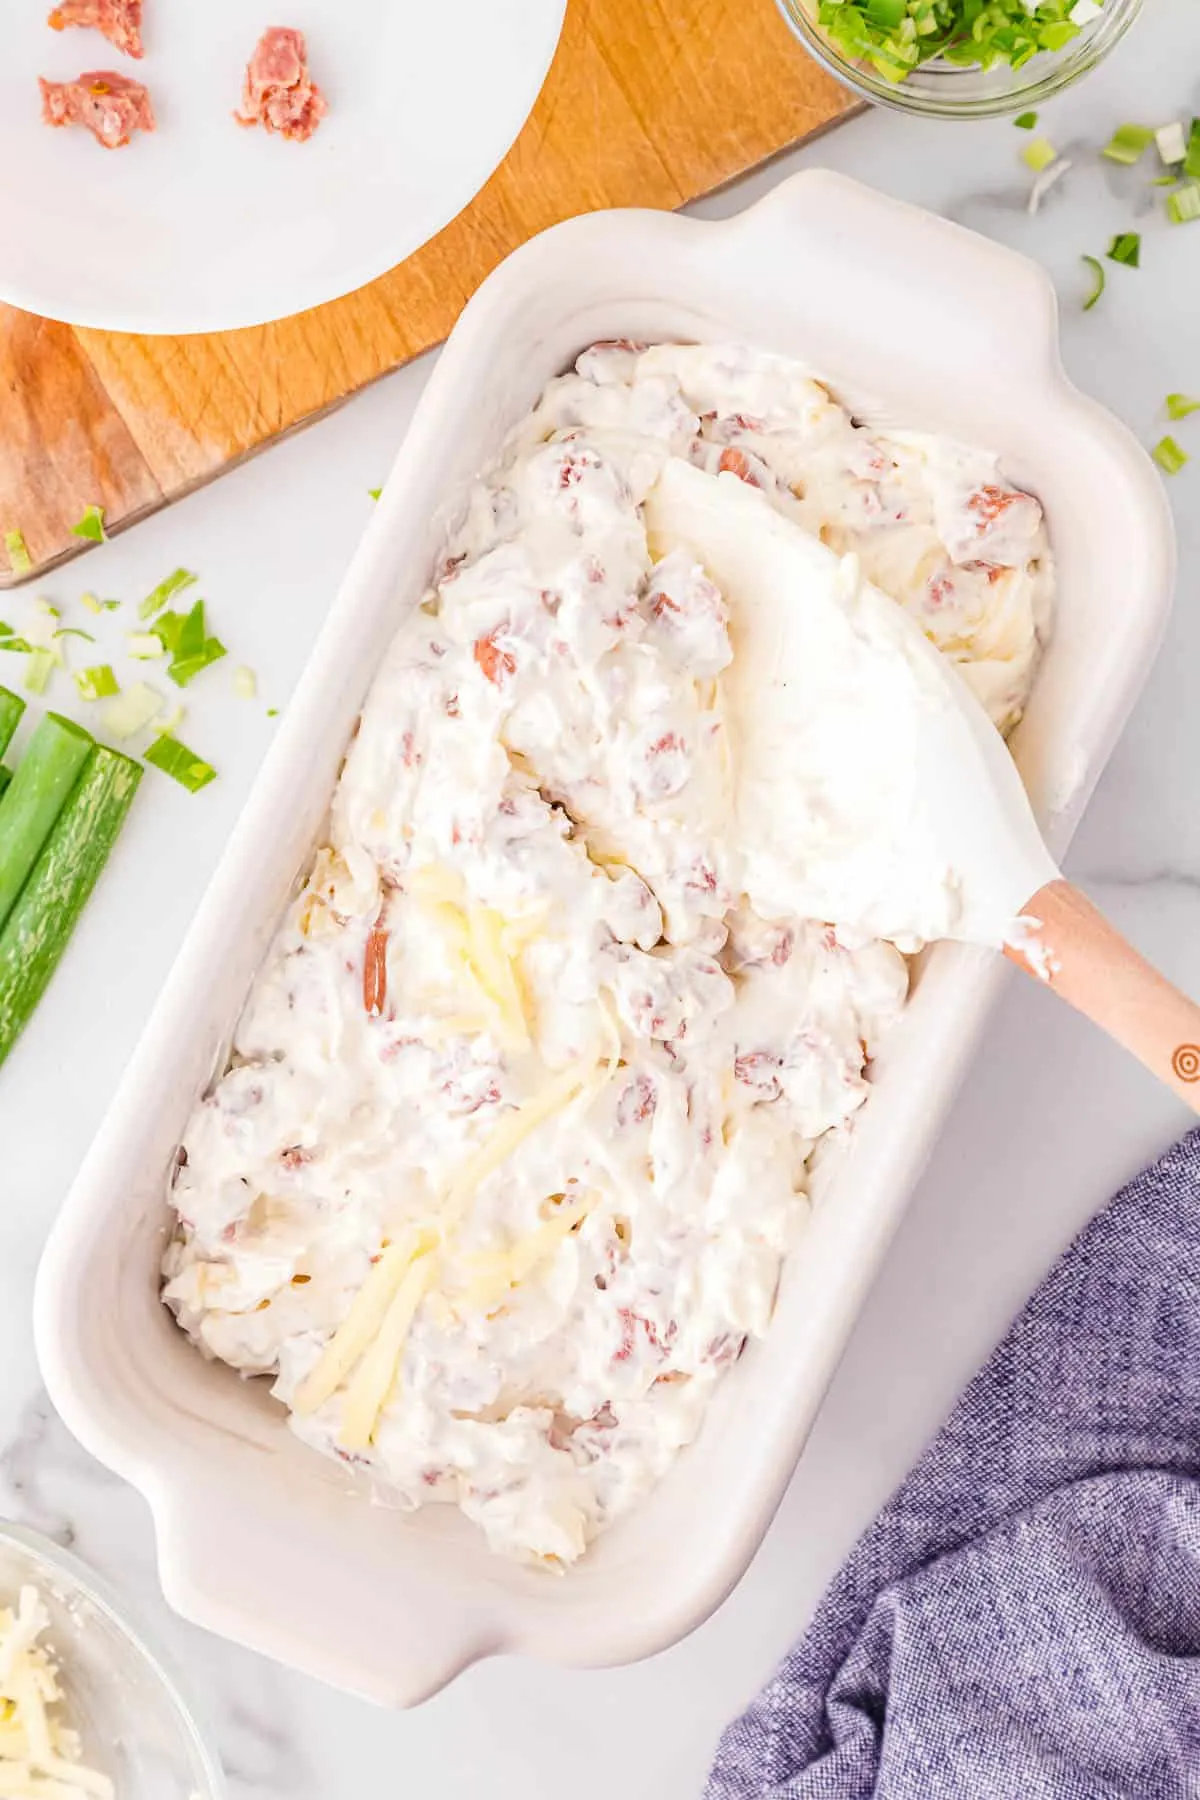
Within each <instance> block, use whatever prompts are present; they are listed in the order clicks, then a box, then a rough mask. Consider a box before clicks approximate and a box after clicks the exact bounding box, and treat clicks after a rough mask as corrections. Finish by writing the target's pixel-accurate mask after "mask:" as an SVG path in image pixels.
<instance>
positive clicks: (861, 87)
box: [777, 0, 1142, 119]
mask: <svg viewBox="0 0 1200 1800" xmlns="http://www.w3.org/2000/svg"><path fill="white" fill-rule="evenodd" d="M777 4H778V6H779V10H780V12H782V14H783V16H784V18H785V19H786V20H787V22H788V24H789V25H790V26H791V28H792V30H793V31H794V32H795V34H796V36H797V37H798V38H799V39H800V41H801V43H802V44H804V45H805V47H806V48H807V49H808V50H809V51H810V52H811V53H812V55H813V56H815V57H816V59H817V61H818V62H820V63H824V65H825V67H826V68H827V69H828V70H829V71H830V73H831V74H832V75H836V77H837V79H838V80H839V81H841V82H844V83H845V85H846V86H847V87H849V88H853V89H854V91H855V93H858V94H861V95H862V96H863V97H864V99H867V100H874V101H877V102H878V103H879V104H880V105H881V106H894V107H897V108H898V109H899V110H900V111H901V112H913V113H922V114H923V115H924V116H925V117H926V118H935V119H991V118H996V117H998V116H1000V115H1001V114H1003V113H1010V112H1018V111H1020V110H1021V109H1022V108H1024V107H1030V106H1036V105H1038V104H1039V103H1040V102H1041V101H1043V100H1049V99H1050V98H1051V96H1052V95H1054V94H1057V93H1060V92H1061V90H1062V89H1063V88H1065V87H1067V86H1069V85H1070V83H1071V82H1072V81H1077V80H1078V78H1079V77H1080V76H1081V75H1086V74H1087V72H1088V70H1089V69H1094V68H1095V67H1096V64H1097V63H1099V62H1102V61H1103V60H1104V58H1105V57H1106V56H1107V55H1108V53H1109V51H1110V50H1111V49H1112V48H1113V46H1114V45H1115V44H1118V43H1119V42H1120V40H1121V39H1122V38H1123V37H1124V35H1125V33H1126V32H1127V31H1128V30H1129V27H1130V26H1131V25H1132V24H1133V21H1134V20H1135V19H1136V18H1137V15H1138V14H1139V12H1140V11H1141V10H1142V0H1105V4H1104V12H1103V14H1102V15H1101V17H1100V18H1098V19H1095V20H1093V21H1092V23H1091V24H1089V25H1085V26H1084V27H1083V29H1082V31H1081V32H1080V33H1079V36H1078V37H1077V38H1073V39H1072V41H1071V42H1070V43H1069V44H1068V45H1067V47H1066V49H1065V50H1059V51H1056V52H1055V53H1054V54H1052V55H1051V54H1044V55H1042V56H1035V57H1034V58H1033V60H1032V61H1031V62H1027V63H1026V64H1025V66H1024V67H1023V68H1021V69H1015V70H1014V69H1011V68H1010V67H1009V66H1008V64H1007V63H1000V64H997V65H996V67H995V68H992V69H980V68H961V67H959V66H958V65H957V64H954V63H947V62H942V61H940V60H934V61H932V62H927V63H923V64H921V65H920V67H918V68H916V69H914V70H913V72H912V74H911V75H908V76H907V77H906V78H905V80H903V81H900V82H895V81H888V80H886V79H885V77H884V76H882V75H881V74H880V73H879V71H878V70H877V69H874V68H872V67H871V65H870V64H869V63H864V62H854V61H851V60H850V59H849V58H848V57H847V56H845V55H844V53H843V52H842V50H841V49H840V48H839V46H838V45H837V44H835V43H834V42H833V41H832V40H831V39H830V38H829V36H828V35H827V34H826V32H825V31H824V30H823V29H822V27H821V26H820V25H818V24H817V0H777Z"/></svg>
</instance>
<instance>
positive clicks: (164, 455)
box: [0, 0, 853, 586]
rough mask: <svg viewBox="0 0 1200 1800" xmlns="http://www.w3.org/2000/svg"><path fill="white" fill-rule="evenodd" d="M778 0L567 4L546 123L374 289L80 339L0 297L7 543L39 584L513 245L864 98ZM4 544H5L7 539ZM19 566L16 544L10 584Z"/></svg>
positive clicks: (674, 185) (431, 328)
mask: <svg viewBox="0 0 1200 1800" xmlns="http://www.w3.org/2000/svg"><path fill="white" fill-rule="evenodd" d="M852 105H853V102H852V100H851V97H850V96H849V95H848V94H847V93H846V92H845V91H844V90H843V89H842V88H840V87H838V86H837V85H836V83H834V82H833V81H831V80H830V79H829V78H828V77H827V76H825V75H824V74H823V73H822V72H821V71H820V70H819V69H818V68H817V66H816V65H815V64H814V63H813V62H812V61H810V59H809V58H808V56H807V55H806V54H805V52H804V51H803V49H802V48H801V47H800V45H799V44H798V43H797V42H796V41H795V40H794V39H793V38H792V36H791V35H790V33H789V32H788V30H787V27H786V26H785V25H784V23H783V21H782V19H781V18H780V16H779V14H778V12H777V11H776V7H775V5H774V0H569V4H568V8H567V20H566V25H565V28H564V31H563V37H562V42H561V44H560V45H559V50H558V54H557V56H556V58H555V61H554V65H553V67H552V69H551V71H550V74H549V76H548V78H547V81H546V85H545V87H544V89H543V91H542V94H541V98H540V99H539V101H538V104H537V106H536V107H535V109H534V111H533V113H532V115H531V116H530V119H529V121H528V123H527V125H526V127H525V129H524V131H523V132H522V134H521V136H520V137H519V139H518V140H517V143H516V144H515V145H514V147H513V149H512V150H511V152H510V153H509V155H508V157H507V159H506V160H505V162H504V163H503V164H502V165H501V167H500V168H499V169H498V170H497V172H496V174H495V175H494V176H493V177H492V179H491V180H490V181H489V182H488V184H487V186H486V187H485V188H484V189H483V190H482V191H481V193H480V194H479V195H478V196H477V197H476V199H475V200H474V201H473V202H472V204H471V205H470V206H469V207H468V208H467V209H466V211H465V212H463V213H461V214H460V215H459V217H458V218H457V219H455V220H454V221H453V223H452V224H450V225H449V226H447V228H446V229H445V231H443V232H442V233H441V234H440V235H439V236H438V237H436V238H434V239H433V240H432V241H431V242H430V243H428V244H426V245H425V247H424V248H423V249H422V250H419V251H418V252H417V253H416V254H415V255H414V256H411V257H410V258H409V259H408V261H407V262H404V263H401V264H400V265H399V266H398V267H397V268H395V269H392V270H390V271H389V273H388V274H386V275H384V276H382V277H381V278H380V279H379V280H378V281H375V282H372V283H371V284H370V286H368V287H365V288H361V289H359V290H358V291H357V292H356V293H353V294H349V295H347V296H346V297H345V298H344V299H342V300H335V301H332V302H331V303H330V304H329V305H327V306H321V307H317V308H315V309H313V310H312V311H309V312H304V313H298V314H296V315H295V316H294V317H292V318H290V319H282V320H279V321H278V322H276V323H274V324H271V325H266V326H260V327H256V328H254V329H252V330H247V331H231V332H221V333H215V334H213V335H210V336H195V337H134V336H127V335H124V334H121V333H116V332H99V331H84V330H73V329H72V328H71V327H69V326H66V325H58V324H53V323H50V322H49V321H47V320H44V319H36V318H33V317H31V316H30V315H29V314H27V313H21V312H17V311H16V310H14V309H13V308H10V307H3V306H0V531H2V530H7V529H11V528H12V527H14V526H15V527H19V528H20V530H21V531H22V532H23V533H24V535H25V540H26V543H27V544H28V547H29V550H30V553H31V555H32V557H33V560H34V565H35V568H34V576H36V575H37V574H39V573H41V572H42V571H44V570H45V569H47V568H49V567H52V566H53V565H54V564H55V563H58V562H61V561H62V560H63V559H64V558H66V557H68V556H71V555H75V554H78V553H79V552H80V551H81V550H82V549H84V548H86V546H85V544H84V543H83V542H82V541H81V540H80V539H78V538H73V537H72V536H71V526H72V524H73V523H74V522H75V521H76V520H77V519H78V518H79V517H80V516H81V514H82V512H83V509H84V507H85V506H86V505H87V504H88V503H89V502H94V503H96V504H98V505H102V506H103V507H104V509H105V516H106V520H107V523H108V528H109V530H110V532H114V531H118V530H121V529H122V528H123V527H125V526H126V525H129V524H132V523H134V522H135V521H136V520H137V519H139V518H142V517H144V516H145V515H146V514H147V513H148V512H151V511H153V510H155V509H156V508H157V507H159V506H163V505H165V504H166V503H167V502H168V501H170V500H173V499H175V498H177V497H178V496H179V495H181V494H185V493H187V492H188V491H189V490H190V489H192V488H194V487H197V486H198V485H199V484H200V483H202V482H205V481H209V480H211V479H212V478H213V476H215V475H217V474H219V473H220V472H221V471H222V470H223V469H226V468H228V467H229V466H230V465H231V464H232V463H235V462H237V461H238V460H240V459H241V458H242V457H245V456H248V455H250V454H252V453H253V452H254V451H255V450H258V449H260V448H261V447H262V446H263V445H264V444H266V443H269V442H270V441H271V439H272V438H275V437H278V436H279V435H280V434H281V433H283V432H287V431H291V430H294V429H295V428H296V427H297V426H299V425H302V424H305V423H307V422H308V421H310V420H312V419H314V418H316V417H318V416H319V415H320V414H321V413H323V412H327V411H328V410H329V409H330V408H331V407H333V406H336V405H337V404H338V403H339V402H340V401H342V400H344V399H346V398H348V396H349V395H351V394H353V393H355V392H356V391H357V390H358V389H359V388H361V387H364V386H365V385H366V384H367V383H368V382H371V381H374V380H376V379H377V378H378V377H379V376H381V375H384V374H387V373H388V372H389V371H390V370H392V369H395V368H397V367H398V366H399V365H400V364H401V363H404V362H406V361H408V359H409V358H410V357H413V356H416V355H417V354H418V353H419V352H420V351H422V350H426V349H428V348H429V347H430V346H431V345H433V344H436V343H439V342H440V341H441V340H442V338H444V337H445V335H446V333H447V332H448V331H449V329H450V327H451V325H452V324H453V323H454V320H455V318H456V317H457V315H458V313H459V311H460V310H461V308H462V306H463V304H464V302H465V301H466V300H467V299H468V298H469V296H470V295H471V294H472V293H473V291H474V290H475V288H476V287H478V285H479V283H480V282H481V281H482V280H483V278H484V276H485V275H487V274H488V273H489V271H490V270H491V269H492V268H494V266H495V265H496V264H497V263H498V262H499V261H500V260H501V259H502V258H503V257H504V256H505V255H506V254H507V253H508V251H510V250H511V249H513V248H514V247H515V246H516V245H517V244H519V243H522V242H524V241H525V239H526V238H529V237H532V236H533V234H534V233H535V232H538V231H540V230H542V229H543V228H544V227H545V226H547V225H551V224H554V223H555V222H556V221H558V220H560V219H564V218H569V217H571V216H572V215H573V214H576V213H580V212H588V211H591V210H593V209H595V208H597V207H606V206H630V205H637V206H658V207H677V206H680V205H682V204H683V203H684V202H685V201H687V200H691V199H695V198H696V196H697V195H699V194H702V193H707V192H709V191H710V190H711V189H713V188H715V187H718V186H720V185H721V183H722V182H725V181H728V180H730V179H731V178H732V177H733V176H735V175H738V174H740V173H742V172H743V171H744V170H746V169H748V168H750V167H752V166H753V165H754V164H756V163H759V162H762V161H763V160H764V159H765V158H767V157H768V156H770V155H772V154H773V153H774V152H776V151H778V150H780V149H782V148H784V147H785V146H786V145H789V144H792V143H795V142H796V141H797V140H798V139H800V138H803V137H805V136H807V135H809V134H810V133H812V132H814V131H816V130H818V129H819V128H821V127H822V126H825V125H827V124H829V123H830V122H832V121H833V120H835V119H837V118H840V117H842V116H843V115H844V114H846V113H847V112H848V111H849V110H850V109H851V107H852ZM0 541H2V540H0ZM13 581H14V576H13V574H12V571H11V570H10V569H8V568H7V566H6V559H5V558H4V552H3V550H2V549H0V586H9V585H12V584H13Z"/></svg>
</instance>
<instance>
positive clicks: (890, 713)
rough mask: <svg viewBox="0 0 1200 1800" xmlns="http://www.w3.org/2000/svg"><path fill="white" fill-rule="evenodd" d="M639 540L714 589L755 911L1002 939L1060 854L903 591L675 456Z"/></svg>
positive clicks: (735, 484) (872, 932)
mask: <svg viewBox="0 0 1200 1800" xmlns="http://www.w3.org/2000/svg"><path fill="white" fill-rule="evenodd" d="M646 518H647V525H648V529H649V533H650V538H651V544H652V547H654V546H657V545H661V546H662V547H663V548H666V547H668V546H683V547H684V548H686V549H690V550H691V551H692V552H693V554H694V555H695V556H696V558H697V560H698V561H699V562H701V563H702V564H703V565H704V567H705V568H706V570H707V571H708V573H709V574H710V575H711V577H712V578H713V580H714V581H715V582H716V583H717V585H718V586H719V587H720V589H721V591H722V593H723V594H724V595H725V598H726V601H727V603H728V605H729V608H730V635H731V637H732V639H733V644H734V660H733V664H732V666H731V668H730V670H729V671H728V673H727V675H726V676H725V677H724V680H725V687H726V705H727V713H728V716H729V723H730V732H731V738H732V745H733V758H734V796H735V813H736V820H735V826H734V830H735V836H736V837H737V838H738V840H739V843H740V848H741V852H742V860H743V875H744V880H745V885H746V892H747V894H748V896H749V898H750V900H751V902H752V903H753V904H754V905H755V906H756V908H758V909H759V910H760V911H762V912H764V913H765V914H766V915H767V916H768V917H769V916H771V915H772V914H775V915H778V914H781V913H793V914H795V913H798V914H800V915H801V916H803V917H808V918H819V919H828V920H829V921H831V922H832V923H834V924H836V925H838V926H839V927H840V928H842V929H843V930H845V931H848V932H861V933H863V934H865V935H869V936H876V937H887V938H892V939H894V940H896V941H898V942H900V943H902V944H904V943H909V942H913V941H916V940H922V941H929V940H931V939H937V938H959V939H965V940H968V941H972V942H978V943H985V944H992V945H996V946H999V945H1001V944H1003V943H1005V942H1009V941H1013V939H1014V936H1016V935H1019V927H1018V926H1017V919H1018V916H1019V914H1020V912H1021V909H1022V907H1023V906H1024V904H1025V902H1026V901H1027V900H1028V899H1029V898H1030V896H1031V895H1032V894H1034V893H1035V892H1036V891H1037V890H1038V889H1039V888H1041V887H1042V886H1043V885H1044V884H1045V883H1046V882H1048V881H1052V880H1054V879H1055V878H1056V876H1057V874H1058V870H1057V868H1056V866H1055V864H1054V862H1053V859H1052V858H1051V856H1050V854H1049V852H1048V851H1047V850H1046V848H1045V845H1044V844H1043V842H1042V838H1041V833H1040V832H1039V830H1038V828H1037V824H1036V822H1035V820H1034V818H1033V814H1032V812H1031V810H1030V806H1029V801H1028V799H1027V798H1026V794H1025V790H1024V788H1023V787H1022V785H1021V780H1020V777H1019V775H1018V774H1017V771H1016V769H1015V767H1014V766H1013V761H1012V758H1011V756H1010V755H1009V753H1008V750H1007V748H1006V746H1005V743H1004V740H1003V739H1002V738H1001V736H1000V734H999V733H998V732H997V730H996V729H995V727H994V726H993V724H992V723H991V720H990V719H989V718H988V717H987V714H986V713H985V712H984V711H983V709H982V707H981V706H980V704H979V702H978V700H977V699H976V698H975V695H974V694H973V693H972V692H971V690H970V688H969V687H968V686H967V685H966V683H965V682H964V681H963V680H962V678H961V676H960V675H959V674H958V673H957V671H956V670H955V669H954V667H953V666H952V665H951V664H950V663H949V662H948V661H947V660H946V659H945V658H944V657H943V656H942V655H941V654H940V652H939V651H937V650H936V649H935V648H934V647H933V645H932V644H931V643H930V642H929V640H928V639H927V638H926V636H925V634H924V632H923V631H922V630H921V628H920V626H919V625H918V624H917V623H916V621H915V620H914V619H913V618H912V617H911V616H910V615H909V614H908V613H906V612H905V611H904V609H903V608H902V607H900V606H898V605H897V604H896V602H895V601H894V600H891V599H890V598H889V597H888V596H887V595H886V594H883V593H881V592H880V591H879V590H878V589H877V588H874V587H872V586H871V585H870V583H868V582H864V581H862V580H861V579H860V577H859V573H858V569H857V565H856V563H855V562H854V560H853V559H852V558H841V557H839V556H837V555H835V553H834V552H833V551H832V550H829V549H828V548H827V547H826V546H825V545H824V544H822V543H820V542H819V541H818V540H817V539H816V538H814V537H813V536H812V535H811V534H810V533H809V532H807V531H805V530H804V529H803V528H802V527H801V526H799V525H797V524H795V523H794V522H793V521H792V520H790V519H788V518H785V517H784V516H783V515H782V514H781V513H779V512H778V511H776V509H775V508H774V507H773V506H771V505H770V503H769V502H768V500H767V499H766V497H765V496H764V495H763V494H761V493H759V492H757V491H756V490H755V489H754V488H752V487H749V486H747V485H746V483H744V482H742V481H739V480H738V479H737V478H736V477H735V476H732V475H718V476H712V475H706V474H705V473H703V471H701V470H699V469H696V468H693V467H692V465H691V464H689V463H685V462H683V461H680V460H672V461H670V462H669V463H668V464H667V465H666V468H665V470H664V472H663V475H662V477H661V479H660V480H659V482H658V483H657V484H656V486H655V487H654V488H653V489H652V491H651V493H650V495H649V497H648V499H647V502H646Z"/></svg>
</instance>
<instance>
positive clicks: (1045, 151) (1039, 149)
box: [1021, 137, 1058, 175]
mask: <svg viewBox="0 0 1200 1800" xmlns="http://www.w3.org/2000/svg"><path fill="white" fill-rule="evenodd" d="M1057 155H1058V151H1057V150H1056V149H1055V148H1054V145H1053V144H1052V143H1051V142H1050V139H1049V138H1044V137H1039V138H1034V140H1033V142H1032V144H1026V146H1025V148H1024V149H1023V150H1022V152H1021V161H1022V162H1023V163H1024V164H1025V167H1026V168H1027V169H1032V170H1033V172H1034V174H1035V175H1040V174H1041V172H1042V170H1043V169H1048V168H1049V167H1050V164H1051V163H1052V162H1053V161H1054V159H1055V157H1056V156H1057Z"/></svg>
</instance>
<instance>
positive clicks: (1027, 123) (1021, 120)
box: [1013, 112, 1038, 131]
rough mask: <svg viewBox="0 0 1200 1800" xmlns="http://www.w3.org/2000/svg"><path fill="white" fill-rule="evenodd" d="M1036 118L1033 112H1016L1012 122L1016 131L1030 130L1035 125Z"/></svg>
mask: <svg viewBox="0 0 1200 1800" xmlns="http://www.w3.org/2000/svg"><path fill="white" fill-rule="evenodd" d="M1037 119H1038V116H1037V114H1036V113H1035V112H1028V113H1018V114H1017V116H1016V118H1015V119H1014V120H1013V124H1014V125H1015V126H1016V128H1017V130H1018V131H1032V130H1033V129H1034V128H1035V126H1036V125H1037Z"/></svg>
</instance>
